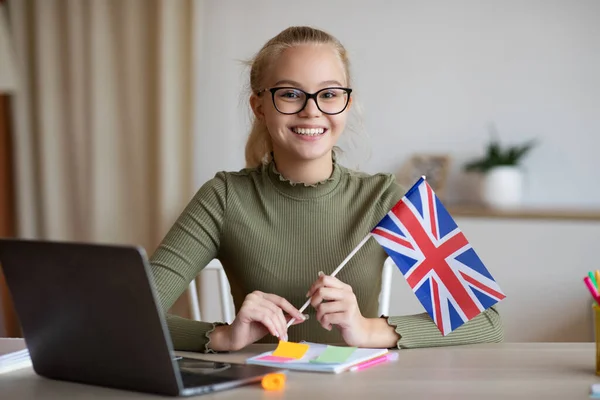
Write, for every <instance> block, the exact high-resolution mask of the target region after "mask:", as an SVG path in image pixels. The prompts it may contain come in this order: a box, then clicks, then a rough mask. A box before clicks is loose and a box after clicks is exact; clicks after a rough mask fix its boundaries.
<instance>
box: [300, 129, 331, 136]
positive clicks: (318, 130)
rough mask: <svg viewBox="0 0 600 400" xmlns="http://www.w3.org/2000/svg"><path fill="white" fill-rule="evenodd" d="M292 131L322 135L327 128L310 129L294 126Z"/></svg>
mask: <svg viewBox="0 0 600 400" xmlns="http://www.w3.org/2000/svg"><path fill="white" fill-rule="evenodd" d="M292 131H293V132H294V133H297V134H299V135H306V136H316V135H322V134H323V133H324V132H325V129H323V128H310V129H307V128H292Z"/></svg>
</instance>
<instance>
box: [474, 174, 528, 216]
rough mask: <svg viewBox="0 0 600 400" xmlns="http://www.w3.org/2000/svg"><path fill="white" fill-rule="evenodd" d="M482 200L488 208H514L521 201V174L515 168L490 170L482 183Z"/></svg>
mask: <svg viewBox="0 0 600 400" xmlns="http://www.w3.org/2000/svg"><path fill="white" fill-rule="evenodd" d="M483 199H484V201H485V202H486V204H487V205H488V206H490V207H496V208H515V207H518V206H520V205H521V203H522V200H523V173H522V172H521V170H520V169H519V168H517V167H511V166H502V167H495V168H492V169H491V170H490V171H488V173H487V174H486V176H485V180H484V182H483Z"/></svg>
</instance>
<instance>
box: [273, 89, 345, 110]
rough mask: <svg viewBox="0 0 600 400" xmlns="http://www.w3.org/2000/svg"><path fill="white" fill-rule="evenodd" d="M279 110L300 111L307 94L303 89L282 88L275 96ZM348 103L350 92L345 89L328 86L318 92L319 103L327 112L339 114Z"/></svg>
mask: <svg viewBox="0 0 600 400" xmlns="http://www.w3.org/2000/svg"><path fill="white" fill-rule="evenodd" d="M273 100H274V101H275V107H277V110H279V112H282V113H285V114H294V113H297V112H300V110H302V107H303V106H304V104H305V103H306V94H305V93H304V92H302V91H301V90H297V89H292V88H282V89H278V90H276V91H275V94H274V96H273ZM346 104H348V92H347V91H346V90H344V89H336V88H326V89H322V90H321V91H319V92H318V93H317V105H318V106H319V108H320V109H321V111H322V112H324V113H326V114H338V113H340V112H342V111H343V110H344V108H346Z"/></svg>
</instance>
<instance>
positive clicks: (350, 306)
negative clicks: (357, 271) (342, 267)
mask: <svg viewBox="0 0 600 400" xmlns="http://www.w3.org/2000/svg"><path fill="white" fill-rule="evenodd" d="M307 297H310V298H311V300H310V304H311V305H312V306H313V307H314V308H315V309H316V310H317V321H319V322H320V323H321V325H322V326H323V328H325V329H327V330H328V331H330V330H331V329H332V327H333V326H335V327H336V328H337V329H339V330H340V332H341V334H342V337H343V338H344V341H345V342H346V344H347V345H349V346H357V347H361V346H363V347H364V344H365V343H366V342H367V341H368V337H369V327H370V324H369V320H368V319H367V318H365V317H363V316H362V314H361V313H360V310H359V308H358V303H357V302H356V296H355V295H354V292H353V291H352V287H351V286H350V285H347V284H345V283H344V282H342V281H340V280H339V279H337V278H335V277H332V276H328V275H325V274H323V273H322V272H320V273H319V279H317V280H316V281H315V283H313V285H312V286H311V288H310V290H309V291H308V293H307Z"/></svg>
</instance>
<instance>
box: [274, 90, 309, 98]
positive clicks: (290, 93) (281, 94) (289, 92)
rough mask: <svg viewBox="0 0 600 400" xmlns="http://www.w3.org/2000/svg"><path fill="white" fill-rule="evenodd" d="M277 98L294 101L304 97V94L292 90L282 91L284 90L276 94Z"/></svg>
mask: <svg viewBox="0 0 600 400" xmlns="http://www.w3.org/2000/svg"><path fill="white" fill-rule="evenodd" d="M277 96H279V97H281V98H283V99H286V100H296V99H300V98H302V97H303V96H304V94H303V93H302V92H300V91H298V90H293V89H284V90H279V91H278V92H277Z"/></svg>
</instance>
